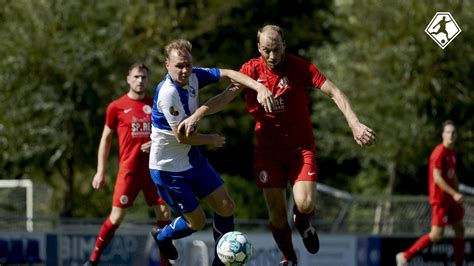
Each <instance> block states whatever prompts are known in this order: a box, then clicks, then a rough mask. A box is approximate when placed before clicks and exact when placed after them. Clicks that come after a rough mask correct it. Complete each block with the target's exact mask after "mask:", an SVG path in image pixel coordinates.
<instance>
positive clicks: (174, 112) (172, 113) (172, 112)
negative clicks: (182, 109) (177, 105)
mask: <svg viewBox="0 0 474 266" xmlns="http://www.w3.org/2000/svg"><path fill="white" fill-rule="evenodd" d="M169 111H170V114H171V115H172V116H178V115H179V112H178V110H175V109H174V106H171V107H170V110H169Z"/></svg>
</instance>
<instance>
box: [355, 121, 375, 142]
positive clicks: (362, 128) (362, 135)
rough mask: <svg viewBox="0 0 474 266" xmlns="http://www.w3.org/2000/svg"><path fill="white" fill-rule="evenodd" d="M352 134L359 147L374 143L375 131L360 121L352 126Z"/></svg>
mask: <svg viewBox="0 0 474 266" xmlns="http://www.w3.org/2000/svg"><path fill="white" fill-rule="evenodd" d="M352 134H353V135H354V140H355V141H356V142H357V144H359V145H360V146H361V147H363V146H370V145H372V144H375V140H376V135H375V132H374V131H373V130H372V129H370V128H368V127H367V126H366V125H364V124H362V123H360V122H357V123H356V124H355V125H354V126H352Z"/></svg>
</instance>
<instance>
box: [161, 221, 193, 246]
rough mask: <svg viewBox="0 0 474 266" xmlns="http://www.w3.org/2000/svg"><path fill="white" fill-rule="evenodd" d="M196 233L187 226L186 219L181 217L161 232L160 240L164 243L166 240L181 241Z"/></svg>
mask: <svg viewBox="0 0 474 266" xmlns="http://www.w3.org/2000/svg"><path fill="white" fill-rule="evenodd" d="M194 232H196V231H194V230H193V229H191V228H189V226H188V225H187V224H186V219H184V217H183V216H179V217H178V218H176V219H174V220H173V221H171V223H170V224H168V225H166V226H165V227H163V228H162V229H161V230H160V233H159V234H158V240H159V241H163V240H166V239H180V238H183V237H187V236H189V235H191V234H192V233H194Z"/></svg>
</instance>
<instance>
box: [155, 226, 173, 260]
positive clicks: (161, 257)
mask: <svg viewBox="0 0 474 266" xmlns="http://www.w3.org/2000/svg"><path fill="white" fill-rule="evenodd" d="M170 222H171V220H156V225H157V226H158V228H163V227H165V226H166V225H167V224H169V223H170ZM169 265H171V263H170V261H169V260H168V258H166V257H165V256H163V254H161V252H160V266H169Z"/></svg>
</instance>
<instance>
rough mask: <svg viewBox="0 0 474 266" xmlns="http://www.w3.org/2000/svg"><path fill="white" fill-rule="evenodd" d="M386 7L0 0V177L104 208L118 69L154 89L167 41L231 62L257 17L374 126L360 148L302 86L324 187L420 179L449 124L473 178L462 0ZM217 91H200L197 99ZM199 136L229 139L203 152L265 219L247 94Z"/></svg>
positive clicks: (251, 211) (323, 101)
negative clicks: (438, 33)
mask: <svg viewBox="0 0 474 266" xmlns="http://www.w3.org/2000/svg"><path fill="white" fill-rule="evenodd" d="M387 2H388V1H387ZM387 2H386V1H382V2H380V1H370V0H365V1H362V2H357V3H355V1H334V4H333V2H332V1H296V2H295V1H293V2H286V1H261V2H255V1H250V0H241V1H237V0H230V1H216V0H198V1H183V0H167V1H146V0H137V1H129V0H119V1H108V0H107V1H95V2H91V1H85V0H78V1H64V0H38V1H29V0H18V1H9V0H0V39H1V40H2V42H1V43H0V54H1V55H2V60H0V84H1V86H2V89H1V90H0V102H1V103H2V104H1V105H0V167H2V169H3V171H2V172H1V173H0V178H2V179H3V178H32V179H34V180H35V181H37V182H45V183H47V184H49V185H51V186H52V187H54V188H55V195H54V197H55V199H56V200H55V201H54V202H55V206H53V207H54V208H55V210H56V211H61V212H62V213H63V214H64V215H74V216H97V215H101V216H105V215H106V213H108V212H109V210H110V207H109V206H110V201H111V193H112V190H113V183H114V178H115V173H116V169H117V166H116V161H117V156H118V152H117V149H116V142H114V145H115V146H114V148H113V150H112V152H111V158H110V159H109V163H108V168H107V169H108V172H107V173H108V175H107V176H108V177H107V178H108V182H107V185H106V187H105V188H104V190H103V191H102V192H101V193H97V192H95V193H93V191H92V189H91V185H90V184H91V180H92V177H93V175H94V173H95V167H96V158H97V155H96V154H97V146H98V143H99V139H100V133H101V131H102V128H103V124H104V113H105V108H106V107H107V104H108V103H109V102H110V101H112V100H113V99H116V98H117V97H119V96H120V95H122V94H123V93H125V92H126V90H127V84H126V83H125V76H126V74H127V70H128V67H129V66H130V65H131V64H132V63H134V62H138V61H139V62H144V63H145V64H147V65H148V66H149V67H150V69H151V75H150V79H149V80H150V83H149V86H150V95H152V93H153V92H154V89H153V88H154V86H155V85H156V84H157V82H158V81H159V80H161V79H162V77H163V75H164V74H165V68H164V66H163V62H164V58H163V47H164V45H165V44H166V43H167V42H168V41H170V40H171V39H175V38H187V39H189V40H190V41H191V42H192V43H193V46H194V52H193V55H194V62H195V65H197V66H204V67H211V66H218V67H225V68H232V69H238V68H239V67H240V65H241V64H242V63H243V62H245V61H246V60H248V59H250V58H251V57H255V56H258V54H257V49H256V31H257V29H258V28H259V27H260V26H262V25H263V24H265V23H275V24H279V25H280V26H282V27H283V28H284V29H285V30H286V46H287V50H288V51H289V52H290V53H297V54H300V55H302V56H304V57H306V58H308V59H310V60H313V61H314V63H315V64H316V65H317V66H318V67H319V68H320V69H321V71H323V72H324V73H325V74H327V76H328V77H329V78H330V79H331V80H332V81H334V83H335V84H336V85H338V86H339V87H340V88H341V89H342V90H343V91H344V92H346V93H347V95H348V96H349V99H350V100H351V102H352V104H353V108H354V109H355V111H356V113H357V114H358V115H359V117H360V119H361V121H362V122H364V123H366V124H367V125H369V126H371V127H373V128H374V129H375V130H376V131H377V133H378V137H379V141H378V143H377V145H376V146H375V147H371V148H368V149H360V148H358V147H357V145H356V144H355V142H354V141H353V140H352V136H351V132H350V130H349V129H348V127H347V125H346V122H345V121H344V118H343V117H342V115H341V113H340V111H339V110H338V109H337V107H336V106H335V104H334V103H333V102H332V101H331V100H330V99H328V98H327V97H325V96H323V94H322V93H319V92H316V93H312V94H311V97H312V98H313V100H314V104H313V106H312V107H311V108H312V109H313V114H314V117H313V118H312V119H313V121H314V123H315V134H316V137H317V142H318V153H319V155H320V156H319V163H320V165H321V166H320V167H321V172H322V175H321V176H320V180H321V181H322V182H323V183H328V184H331V185H334V186H337V187H339V188H344V189H348V190H351V191H354V192H358V193H359V192H360V193H371V192H374V191H381V190H382V189H383V188H384V187H385V186H386V184H387V178H388V176H389V175H388V174H387V168H388V166H389V165H396V166H397V169H396V171H397V174H398V176H399V177H401V178H403V179H402V180H399V183H398V185H399V188H401V187H402V186H403V185H405V186H406V184H415V185H416V184H419V183H420V181H418V179H417V178H418V177H417V175H418V174H419V173H424V172H425V169H424V167H425V164H426V160H427V157H428V155H429V153H430V151H431V148H432V147H433V146H434V145H435V144H436V143H437V142H438V141H439V132H438V128H439V124H440V123H441V121H443V120H444V119H446V118H452V119H454V120H455V121H456V122H457V123H458V124H459V131H460V140H459V142H460V144H461V145H460V147H459V151H460V153H461V156H462V162H463V164H464V168H465V169H466V173H468V174H469V173H471V174H472V172H473V169H474V165H473V162H474V160H473V159H474V158H473V156H474V155H472V154H471V153H469V152H468V151H470V150H472V149H473V148H474V141H473V139H474V132H473V128H474V125H473V123H474V122H473V119H472V115H470V114H472V113H473V103H474V99H473V98H474V95H473V92H472V87H473V84H472V77H473V76H474V73H473V69H474V67H473V62H474V58H473V57H474V53H473V51H472V49H473V48H472V45H471V44H472V43H473V34H472V33H470V31H471V29H472V28H473V25H472V23H473V21H474V19H473V13H472V12H469V11H470V10H472V8H473V7H472V3H471V2H469V1H459V2H452V3H449V4H448V3H439V2H434V1H432V2H426V1H425V2H416V1H415V2H413V1H401V2H393V1H390V4H387ZM439 10H449V11H451V12H452V14H453V15H454V17H455V18H456V20H457V22H458V24H459V25H460V26H461V28H462V30H463V32H462V33H461V34H460V35H459V36H458V37H457V38H456V39H455V40H454V41H453V42H452V43H451V44H450V45H449V46H448V47H447V48H446V49H445V50H441V49H440V48H438V47H437V46H436V45H435V44H434V43H433V42H432V41H431V39H430V38H429V37H428V36H426V35H425V34H424V32H423V30H424V28H425V27H426V25H427V23H428V22H429V21H430V19H431V17H432V16H433V15H434V13H435V12H436V11H439ZM225 85H226V84H225V82H221V84H219V85H217V86H212V87H210V88H209V90H206V91H205V92H204V93H203V94H202V99H201V101H205V100H207V99H208V98H209V97H211V96H213V95H215V94H217V93H218V91H219V90H222V89H223V88H224V87H225ZM201 130H203V131H212V132H218V133H222V134H224V135H226V136H227V144H226V147H224V148H223V149H220V150H212V151H211V150H208V151H206V154H207V155H208V156H209V159H210V161H211V163H212V164H213V165H214V166H215V167H216V169H217V170H218V171H219V172H221V173H224V176H225V179H226V181H227V182H228V184H227V188H228V189H229V190H230V191H231V195H232V196H233V197H234V199H235V200H236V202H237V206H238V209H237V217H239V218H240V217H242V218H244V217H245V218H247V217H253V218H255V217H266V213H264V212H263V211H264V210H263V209H261V208H262V206H263V204H264V203H263V199H262V198H261V195H260V194H261V193H260V192H259V191H258V189H257V188H256V187H255V185H254V184H253V178H252V161H253V121H252V119H251V118H250V116H249V115H248V114H247V111H246V110H245V107H244V102H243V100H242V99H236V100H235V101H234V102H232V103H231V104H230V105H229V106H228V107H227V108H226V110H224V111H223V112H221V113H219V114H218V115H214V116H211V117H209V118H208V119H206V120H205V121H203V124H202V125H201ZM334 169H337V171H335V170H334ZM227 175H229V176H239V177H241V178H230V177H227ZM234 187H235V188H234ZM410 187H415V188H416V186H410ZM415 190H416V189H413V190H412V192H416V191H415ZM399 191H400V192H401V189H399ZM244 192H245V193H244ZM249 202H251V203H253V202H258V204H257V203H256V204H249ZM139 205H140V207H139V209H140V210H141V208H142V206H141V205H142V203H139ZM257 206H258V207H259V208H257ZM254 207H255V208H254Z"/></svg>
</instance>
